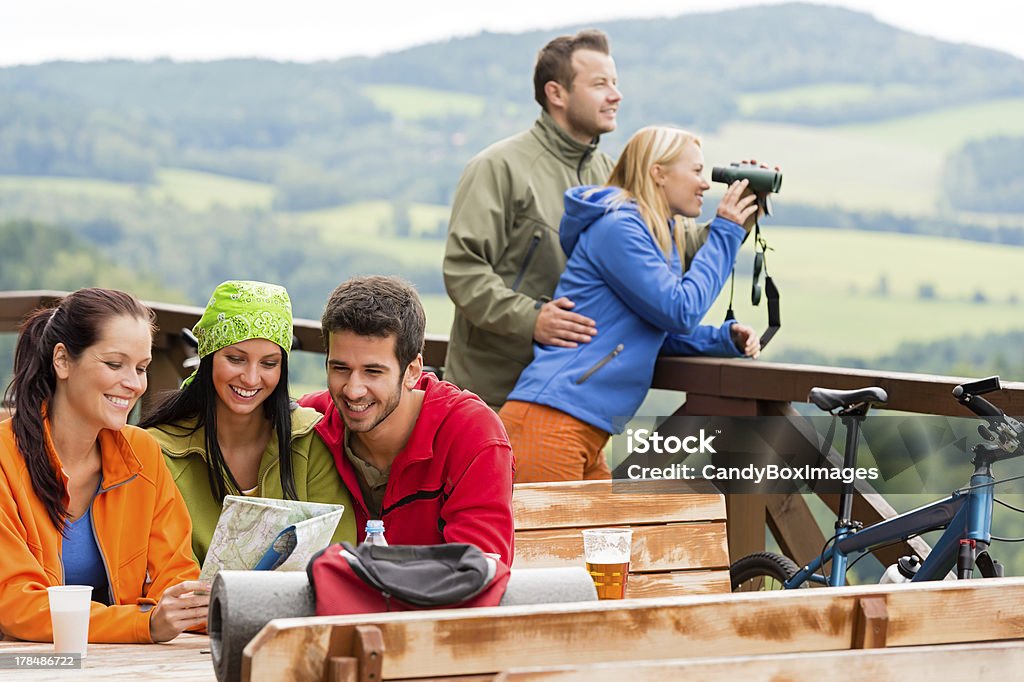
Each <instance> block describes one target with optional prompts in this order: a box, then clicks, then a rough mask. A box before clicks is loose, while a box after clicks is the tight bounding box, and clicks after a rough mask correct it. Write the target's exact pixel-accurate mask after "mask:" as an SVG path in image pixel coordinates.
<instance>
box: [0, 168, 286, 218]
mask: <svg viewBox="0 0 1024 682" xmlns="http://www.w3.org/2000/svg"><path fill="white" fill-rule="evenodd" d="M5 190H6V191H16V192H25V193H35V194H52V195H55V196H73V197H80V198H84V199H93V200H97V201H123V202H131V201H139V200H141V201H147V200H148V201H152V202H155V203H158V204H161V203H166V202H175V203H178V204H180V205H182V206H184V207H185V208H187V209H189V210H192V211H206V210H209V209H211V208H213V207H214V206H216V205H220V206H225V207H227V208H248V207H252V208H258V209H262V210H270V208H271V206H272V204H273V202H274V193H275V190H274V187H273V186H272V185H268V184H264V183H260V182H252V181H250V180H240V179H238V178H232V177H228V176H226V175H215V174H213V173H203V172H201V171H194V170H185V169H180V168H164V169H161V170H159V171H157V173H156V178H155V182H154V183H153V184H150V185H138V184H133V183H129V182H113V181H110V180H92V179H88V178H55V177H32V176H25V175H4V176H0V192H2V191H5Z"/></svg>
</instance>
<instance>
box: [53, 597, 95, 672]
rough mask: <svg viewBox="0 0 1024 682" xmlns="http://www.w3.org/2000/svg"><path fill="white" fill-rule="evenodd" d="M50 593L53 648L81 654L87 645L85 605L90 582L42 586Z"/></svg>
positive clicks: (59, 652) (87, 604)
mask: <svg viewBox="0 0 1024 682" xmlns="http://www.w3.org/2000/svg"><path fill="white" fill-rule="evenodd" d="M46 591H47V593H48V594H49V595H50V622H51V624H52V625H53V651H54V653H58V654H81V655H82V658H85V654H86V649H87V648H88V646H89V607H90V605H91V603H92V586H91V585H55V586H53V587H47V588H46Z"/></svg>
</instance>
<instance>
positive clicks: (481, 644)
mask: <svg viewBox="0 0 1024 682" xmlns="http://www.w3.org/2000/svg"><path fill="white" fill-rule="evenodd" d="M872 596H882V597H884V599H885V600H886V608H887V611H888V616H889V627H888V633H887V642H886V643H887V645H888V646H917V645H926V644H953V643H959V642H963V641H964V640H965V639H968V640H970V641H979V642H980V641H993V640H1005V639H1018V638H1022V637H1024V579H1021V578H997V579H988V580H971V581H948V582H935V583H930V584H904V585H873V586H869V587H844V588H835V589H822V590H794V591H789V592H782V593H761V594H743V595H716V596H702V597H701V596H698V597H678V598H673V599H647V600H644V599H625V600H621V601H605V602H598V603H596V604H595V603H592V602H591V603H574V604H548V605H540V606H520V607H497V608H482V609H467V610H463V611H458V610H448V611H434V612H415V613H404V614H376V615H366V616H337V617H326V618H297V619H289V620H276V621H273V622H271V623H270V624H269V625H268V626H267V627H266V628H264V630H263V631H262V632H261V633H260V634H259V635H258V636H257V638H256V639H254V640H253V642H251V643H250V644H249V646H248V647H246V654H245V655H246V657H247V658H251V659H252V665H251V666H250V667H249V668H248V669H249V670H252V671H258V674H259V678H258V679H267V680H270V679H286V678H289V679H295V680H313V679H317V680H319V679H321V678H322V673H323V670H322V666H321V669H320V670H317V671H315V674H316V676H315V677H311V676H303V675H301V674H299V672H300V671H301V669H302V666H300V665H294V664H292V663H291V662H290V661H291V659H292V658H297V659H298V660H300V661H301V660H303V659H304V658H306V657H307V654H306V650H307V649H318V650H324V649H327V648H328V646H329V644H330V641H331V638H332V635H333V636H334V637H336V638H338V637H344V636H345V633H351V632H352V631H353V630H354V628H355V627H356V626H357V625H366V624H373V625H377V626H378V627H379V628H380V630H381V635H382V638H383V642H384V646H385V648H386V649H387V654H386V656H385V661H384V675H385V679H402V678H407V677H434V676H445V675H447V676H452V675H480V674H485V673H497V672H499V671H502V670H506V669H509V668H512V667H515V666H517V665H521V663H522V662H523V661H524V660H529V661H531V662H532V663H535V664H537V665H542V666H543V665H581V664H592V663H602V662H613V661H617V660H621V658H622V656H623V653H624V652H629V655H631V656H636V657H637V658H641V657H642V658H644V659H648V660H658V659H670V658H687V657H715V656H719V657H724V656H753V655H764V654H780V653H794V652H813V651H832V650H843V649H848V648H849V647H850V645H851V643H852V641H853V629H854V613H855V609H856V607H857V603H858V601H859V600H860V599H861V598H863V597H872ZM951 604H953V605H955V609H956V618H955V619H949V618H948V617H947V616H948V614H949V610H950V605H951ZM348 636H351V635H350V634H349V635H348ZM609 643H614V645H611V646H610V645H609ZM332 653H333V655H342V653H341V652H332ZM253 679H257V678H255V677H254V678H253Z"/></svg>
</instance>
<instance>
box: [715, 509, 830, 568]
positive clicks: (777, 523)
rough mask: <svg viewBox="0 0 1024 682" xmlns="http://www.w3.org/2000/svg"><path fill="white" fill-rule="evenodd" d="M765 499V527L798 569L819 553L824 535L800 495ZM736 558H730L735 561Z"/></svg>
mask: <svg viewBox="0 0 1024 682" xmlns="http://www.w3.org/2000/svg"><path fill="white" fill-rule="evenodd" d="M765 499H766V501H767V506H766V509H765V511H766V512H767V522H768V528H769V529H770V530H771V532H772V535H774V536H775V540H776V541H777V542H778V543H779V548H780V549H781V550H782V553H783V554H785V555H786V556H788V557H789V558H790V559H792V560H793V561H795V562H796V563H797V565H799V566H805V565H807V563H808V562H810V561H811V559H814V558H815V557H817V556H818V555H819V554H821V550H822V549H823V548H824V547H825V535H824V533H822V532H821V528H819V527H818V522H817V521H816V520H815V519H814V516H813V515H812V514H811V510H810V508H809V507H808V506H807V501H806V500H805V499H804V496H803V495H795V494H794V495H765ZM739 558H740V557H737V556H735V555H733V560H734V561H735V560H736V559H739ZM827 565H828V564H826V566H827Z"/></svg>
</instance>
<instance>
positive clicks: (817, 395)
mask: <svg viewBox="0 0 1024 682" xmlns="http://www.w3.org/2000/svg"><path fill="white" fill-rule="evenodd" d="M888 400H889V394H887V393H886V392H885V389H884V388H879V387H877V386H869V387H867V388H858V389H855V390H853V391H840V390H838V389H834V388H812V389H811V392H810V393H808V394H807V402H809V403H814V404H815V405H817V406H818V407H819V408H821V409H823V410H825V411H826V412H831V411H832V410H834V409H836V408H837V407H842V408H847V409H849V408H850V407H852V406H854V405H857V404H860V403H867V404H868V405H867V406H869V407H880V406H882V405H885V403H886V402H887V401H888ZM866 411H867V410H865V412H866Z"/></svg>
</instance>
